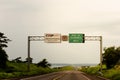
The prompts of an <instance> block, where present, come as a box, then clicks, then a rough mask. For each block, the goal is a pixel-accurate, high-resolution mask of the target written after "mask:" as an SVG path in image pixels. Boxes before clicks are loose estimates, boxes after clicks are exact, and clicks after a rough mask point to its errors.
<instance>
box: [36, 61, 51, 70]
mask: <svg viewBox="0 0 120 80" xmlns="http://www.w3.org/2000/svg"><path fill="white" fill-rule="evenodd" d="M37 66H38V67H43V68H47V67H50V66H51V64H50V63H48V61H47V60H46V59H43V60H42V61H40V62H39V63H37Z"/></svg>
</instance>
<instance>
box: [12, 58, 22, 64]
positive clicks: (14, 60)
mask: <svg viewBox="0 0 120 80" xmlns="http://www.w3.org/2000/svg"><path fill="white" fill-rule="evenodd" d="M12 62H16V63H22V62H23V61H22V60H21V57H17V58H15V59H13V60H12Z"/></svg>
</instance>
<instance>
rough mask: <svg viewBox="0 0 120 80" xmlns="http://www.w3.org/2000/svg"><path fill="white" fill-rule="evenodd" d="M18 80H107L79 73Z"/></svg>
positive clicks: (59, 73)
mask: <svg viewBox="0 0 120 80" xmlns="http://www.w3.org/2000/svg"><path fill="white" fill-rule="evenodd" d="M20 80H107V79H103V78H99V77H95V76H91V75H87V74H85V73H83V72H80V71H61V72H54V73H50V74H45V75H40V76H35V77H30V78H24V79H20Z"/></svg>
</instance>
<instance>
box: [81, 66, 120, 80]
mask: <svg viewBox="0 0 120 80" xmlns="http://www.w3.org/2000/svg"><path fill="white" fill-rule="evenodd" d="M119 67H120V66H118V65H117V67H115V68H112V69H109V70H108V69H106V67H105V65H104V66H103V70H102V74H103V75H102V77H106V78H108V79H110V80H120V68H119ZM99 68H100V67H99V66H96V67H89V68H82V69H81V71H83V72H86V73H88V74H92V75H97V76H101V75H100V74H99Z"/></svg>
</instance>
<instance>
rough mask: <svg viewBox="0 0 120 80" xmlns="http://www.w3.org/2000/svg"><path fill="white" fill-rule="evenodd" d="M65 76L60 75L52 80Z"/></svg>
mask: <svg viewBox="0 0 120 80" xmlns="http://www.w3.org/2000/svg"><path fill="white" fill-rule="evenodd" d="M64 75H65V74H62V75H59V76H57V77H56V78H54V79H53V80H58V79H60V78H61V77H63V76H64Z"/></svg>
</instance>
